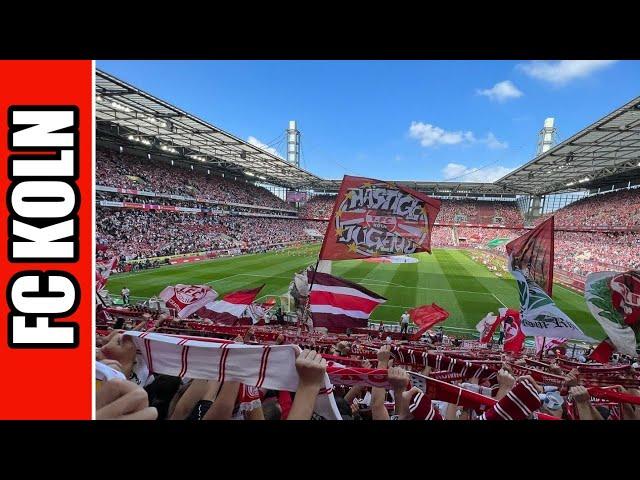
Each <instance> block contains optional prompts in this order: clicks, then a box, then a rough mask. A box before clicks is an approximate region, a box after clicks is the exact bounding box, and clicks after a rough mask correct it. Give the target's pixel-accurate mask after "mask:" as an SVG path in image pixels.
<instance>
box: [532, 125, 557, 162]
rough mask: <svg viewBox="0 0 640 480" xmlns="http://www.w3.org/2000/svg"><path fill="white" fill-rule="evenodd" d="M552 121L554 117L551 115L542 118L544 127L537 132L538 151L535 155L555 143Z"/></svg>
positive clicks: (554, 129) (548, 148) (554, 130)
mask: <svg viewBox="0 0 640 480" xmlns="http://www.w3.org/2000/svg"><path fill="white" fill-rule="evenodd" d="M554 123H555V119H554V118H553V117H549V118H546V119H545V120H544V127H542V130H540V133H538V151H537V152H536V156H538V155H540V154H543V153H544V152H546V151H547V150H550V149H551V148H552V147H553V146H554V145H555V144H556V143H557V140H556V133H557V132H556V127H555V126H554Z"/></svg>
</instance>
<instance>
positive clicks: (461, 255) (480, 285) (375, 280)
mask: <svg viewBox="0 0 640 480" xmlns="http://www.w3.org/2000/svg"><path fill="white" fill-rule="evenodd" d="M318 250H319V248H318V247H313V248H310V247H304V248H302V249H299V250H285V251H284V252H279V253H261V254H253V255H244V256H240V257H231V258H220V259H214V260H206V261H200V262H196V263H186V264H180V265H170V266H164V267H160V268H157V269H153V270H145V271H140V272H132V273H123V274H116V275H113V276H112V277H111V278H110V279H109V282H108V284H107V289H108V290H109V291H110V292H111V293H112V294H114V295H118V294H119V292H120V290H121V289H122V288H123V287H124V286H127V287H128V288H129V289H130V290H131V296H132V298H133V299H137V298H148V297H151V296H153V295H157V294H158V293H160V291H161V290H162V289H163V288H164V287H166V286H167V285H175V284H177V283H184V284H206V285H210V286H212V287H213V288H214V289H215V290H216V291H217V292H218V293H219V294H220V295H224V294H226V293H229V292H232V291H234V290H240V289H247V288H255V287H257V286H259V285H261V284H263V283H264V284H265V287H264V288H263V289H262V291H261V292H260V296H261V297H265V296H270V295H277V296H279V295H282V294H284V293H285V292H286V291H287V289H288V287H289V283H290V282H291V280H292V277H293V274H294V273H295V272H298V271H300V270H302V269H303V268H305V267H307V266H308V265H310V264H315V261H316V256H317V252H318ZM415 256H416V257H417V258H418V259H419V262H417V263H404V264H391V263H371V262H365V261H362V260H344V261H336V262H333V264H332V271H331V273H332V274H333V275H337V276H339V277H343V278H346V279H349V280H351V281H354V282H357V283H359V284H361V285H363V286H364V287H366V288H368V289H370V290H372V291H374V292H376V293H378V294H380V295H382V296H384V297H385V298H387V302H386V303H385V304H383V305H381V306H379V307H378V308H376V310H375V311H374V312H373V314H372V317H371V318H372V319H374V320H384V321H388V322H395V323H397V322H398V321H399V319H400V315H401V314H402V313H403V311H404V310H406V309H408V308H411V307H415V306H418V305H423V304H431V303H437V304H438V305H440V306H441V307H443V308H445V309H446V310H448V311H449V312H450V316H449V318H448V319H447V321H446V322H445V323H444V324H443V325H444V326H449V327H458V328H475V325H476V324H477V323H478V321H479V320H480V319H481V318H483V317H484V316H485V315H486V314H487V313H488V312H494V313H497V312H498V308H500V307H502V306H508V307H512V308H515V309H518V308H519V304H518V289H517V286H516V282H515V280H513V279H512V278H504V277H503V278H500V277H497V276H496V275H495V274H494V273H493V272H491V271H490V270H488V269H487V268H486V267H485V266H484V265H482V264H479V263H477V262H475V261H474V260H472V259H471V257H470V256H469V253H468V252H466V251H463V250H453V249H434V251H433V254H431V255H429V254H427V253H420V254H416V255H415ZM507 276H508V275H507ZM553 298H554V300H555V302H556V304H557V305H558V306H559V307H560V309H562V310H563V311H564V312H565V313H566V314H567V315H569V317H570V318H572V319H573V320H574V321H575V322H576V323H577V324H578V325H580V327H581V328H582V329H583V331H584V332H585V333H586V334H587V335H589V336H591V337H592V338H594V339H598V340H600V339H603V338H604V337H605V335H604V332H603V331H602V329H601V328H600V326H599V324H598V323H597V322H596V321H595V319H594V318H593V317H592V316H591V314H590V313H589V311H588V309H587V306H586V304H585V301H584V298H583V297H582V295H580V294H577V293H574V292H573V291H571V290H569V289H567V288H564V287H562V286H561V285H558V284H556V285H555V286H554V289H553Z"/></svg>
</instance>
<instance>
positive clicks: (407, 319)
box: [401, 313, 409, 323]
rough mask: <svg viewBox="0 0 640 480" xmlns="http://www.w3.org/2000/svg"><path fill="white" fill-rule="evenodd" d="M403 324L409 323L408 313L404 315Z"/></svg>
mask: <svg viewBox="0 0 640 480" xmlns="http://www.w3.org/2000/svg"><path fill="white" fill-rule="evenodd" d="M401 318H402V323H409V315H408V314H407V313H403V314H402V317H401Z"/></svg>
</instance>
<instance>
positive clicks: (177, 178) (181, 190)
mask: <svg viewBox="0 0 640 480" xmlns="http://www.w3.org/2000/svg"><path fill="white" fill-rule="evenodd" d="M169 169H170V171H169ZM96 183H97V185H104V186H107V187H115V188H126V189H135V190H145V191H150V192H155V193H164V194H169V195H186V196H191V197H196V196H197V197H202V198H204V199H208V200H215V201H218V202H231V203H243V204H249V205H256V206H261V207H273V208H281V209H289V205H287V204H286V203H285V202H284V201H283V200H281V199H280V198H278V197H276V196H275V195H273V194H272V193H271V192H269V191H268V190H267V189H265V188H262V187H257V186H255V185H253V184H251V183H248V182H236V181H232V180H229V179H225V178H222V177H217V176H211V175H207V174H206V173H202V172H200V171H191V170H189V169H186V168H183V167H180V166H178V165H176V166H175V167H170V166H168V165H166V164H161V163H158V162H155V163H153V162H150V161H148V160H146V159H143V158H140V157H136V156H133V155H127V154H121V153H116V152H114V151H111V150H101V149H98V150H97V152H96Z"/></svg>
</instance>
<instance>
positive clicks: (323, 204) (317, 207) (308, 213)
mask: <svg viewBox="0 0 640 480" xmlns="http://www.w3.org/2000/svg"><path fill="white" fill-rule="evenodd" d="M335 201H336V197H335V195H316V196H315V197H311V198H310V199H309V201H308V202H306V203H305V204H304V205H303V206H302V208H301V209H300V212H299V213H298V216H299V217H300V218H321V219H324V220H328V219H329V217H330V216H331V210H332V209H333V204H334V203H335Z"/></svg>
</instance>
